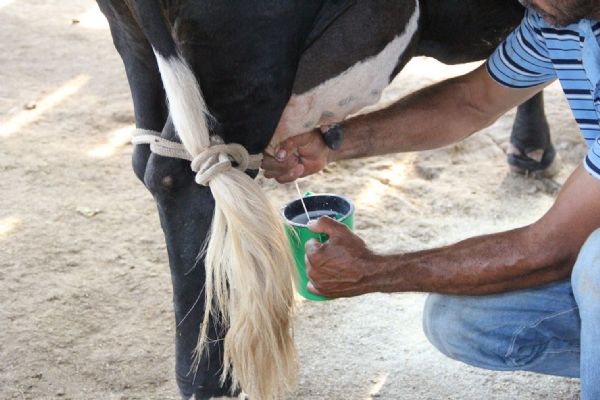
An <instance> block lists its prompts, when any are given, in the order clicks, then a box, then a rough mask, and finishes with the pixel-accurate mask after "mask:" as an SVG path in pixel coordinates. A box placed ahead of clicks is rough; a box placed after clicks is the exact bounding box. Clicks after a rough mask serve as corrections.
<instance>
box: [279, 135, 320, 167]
mask: <svg viewBox="0 0 600 400" xmlns="http://www.w3.org/2000/svg"><path fill="white" fill-rule="evenodd" d="M314 135H320V133H318V132H317V131H315V130H312V131H309V132H305V133H302V134H300V135H296V136H292V137H291V138H288V139H286V140H284V141H283V142H281V143H279V146H277V150H276V151H275V157H276V158H277V159H279V160H283V159H284V158H285V157H287V156H288V155H290V154H292V153H293V152H294V151H295V150H296V149H298V148H299V147H302V146H306V145H307V144H309V143H310V142H311V141H312V140H313V139H314ZM280 155H281V156H284V157H280Z"/></svg>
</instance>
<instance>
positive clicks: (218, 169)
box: [131, 128, 262, 186]
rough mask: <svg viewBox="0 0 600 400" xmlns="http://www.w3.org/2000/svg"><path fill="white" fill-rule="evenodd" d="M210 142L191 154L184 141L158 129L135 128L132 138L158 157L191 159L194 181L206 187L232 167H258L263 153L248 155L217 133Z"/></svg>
mask: <svg viewBox="0 0 600 400" xmlns="http://www.w3.org/2000/svg"><path fill="white" fill-rule="evenodd" d="M210 142H211V145H210V147H208V148H206V149H204V150H203V151H202V152H200V154H198V155H197V156H195V157H194V156H192V155H191V154H190V153H189V152H188V151H187V150H186V149H185V147H183V144H181V143H179V142H173V141H171V140H167V139H165V138H162V137H160V132H157V131H151V130H148V129H139V128H137V129H135V130H134V132H133V135H132V138H131V143H132V144H134V145H137V144H149V145H150V151H151V152H152V153H154V154H158V155H159V156H163V157H170V158H179V159H182V160H187V161H191V163H192V165H191V167H192V171H194V172H196V179H195V180H196V183H198V184H199V185H203V186H208V184H209V183H210V180H211V179H212V178H214V177H215V176H216V175H218V174H220V173H223V172H226V171H228V170H230V169H231V168H236V169H238V170H240V171H246V170H248V169H253V170H258V169H259V168H260V162H261V160H262V154H248V150H246V148H245V147H244V146H242V145H241V144H238V143H228V144H225V143H223V139H221V138H220V137H219V136H216V135H215V136H211V137H210ZM234 163H235V164H234Z"/></svg>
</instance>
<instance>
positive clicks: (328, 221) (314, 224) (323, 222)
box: [306, 216, 348, 236]
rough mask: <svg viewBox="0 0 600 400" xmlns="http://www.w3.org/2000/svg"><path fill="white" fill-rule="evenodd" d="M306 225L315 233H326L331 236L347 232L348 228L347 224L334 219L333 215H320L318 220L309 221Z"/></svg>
mask: <svg viewBox="0 0 600 400" xmlns="http://www.w3.org/2000/svg"><path fill="white" fill-rule="evenodd" d="M306 227H307V228H308V229H310V230H311V231H312V232H315V233H325V234H327V235H329V236H336V235H340V234H343V233H345V232H346V231H347V230H348V228H347V227H346V225H344V224H342V223H340V222H338V221H336V220H334V219H333V218H331V217H327V216H324V217H320V218H319V219H317V220H314V219H313V220H312V221H309V222H308V224H306Z"/></svg>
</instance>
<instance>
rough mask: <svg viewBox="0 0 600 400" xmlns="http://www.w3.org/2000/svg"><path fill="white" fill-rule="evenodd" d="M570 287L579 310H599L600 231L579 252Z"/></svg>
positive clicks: (589, 238)
mask: <svg viewBox="0 0 600 400" xmlns="http://www.w3.org/2000/svg"><path fill="white" fill-rule="evenodd" d="M571 286H572V288H573V293H574V295H575V298H576V299H577V303H578V305H579V307H580V308H582V307H586V306H593V307H594V308H600V229H597V230H595V231H594V232H592V234H591V235H590V236H589V237H588V239H587V240H586V242H585V243H584V245H583V246H582V247H581V250H580V251H579V255H578V256H577V262H576V263H575V266H574V267H573V273H572V275H571Z"/></svg>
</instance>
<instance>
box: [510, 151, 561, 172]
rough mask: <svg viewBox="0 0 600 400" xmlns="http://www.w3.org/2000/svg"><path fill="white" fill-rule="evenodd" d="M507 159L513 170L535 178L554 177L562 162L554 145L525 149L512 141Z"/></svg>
mask: <svg viewBox="0 0 600 400" xmlns="http://www.w3.org/2000/svg"><path fill="white" fill-rule="evenodd" d="M507 161H508V166H509V168H510V170H511V171H512V172H514V173H517V174H521V175H527V176H532V177H534V178H552V177H554V176H555V175H556V174H557V173H558V170H559V164H560V162H559V159H558V158H557V157H556V151H555V150H554V146H552V145H550V146H549V147H548V148H546V149H535V150H529V149H527V150H524V149H519V148H518V147H516V146H515V145H514V144H512V143H511V144H510V146H509V149H508V156H507Z"/></svg>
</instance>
